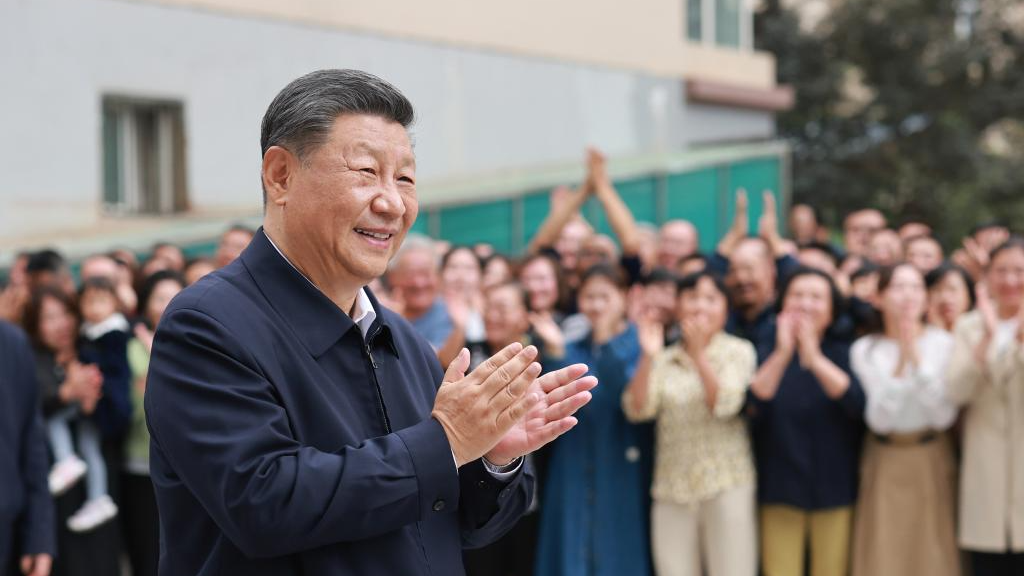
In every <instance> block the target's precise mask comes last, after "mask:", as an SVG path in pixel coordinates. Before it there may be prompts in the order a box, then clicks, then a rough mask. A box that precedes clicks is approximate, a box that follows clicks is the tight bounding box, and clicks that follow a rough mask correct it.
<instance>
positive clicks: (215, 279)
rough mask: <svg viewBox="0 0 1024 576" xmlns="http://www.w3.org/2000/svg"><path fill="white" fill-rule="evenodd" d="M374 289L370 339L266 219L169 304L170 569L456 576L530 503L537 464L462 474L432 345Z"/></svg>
mask: <svg viewBox="0 0 1024 576" xmlns="http://www.w3.org/2000/svg"><path fill="white" fill-rule="evenodd" d="M370 300H371V301H372V303H373V307H374V310H375V311H376V312H377V314H378V316H377V319H376V320H375V321H374V322H373V325H372V326H371V328H370V330H369V333H368V337H367V338H366V339H365V341H364V338H363V336H362V333H361V332H360V330H359V328H358V327H357V326H356V325H355V324H354V323H353V322H352V320H351V319H350V318H349V317H348V315H346V314H345V313H343V312H342V311H341V310H340V309H338V308H337V306H335V305H334V304H333V303H332V302H331V301H330V300H329V299H328V298H327V297H326V296H324V295H323V294H322V293H321V292H319V291H318V290H317V289H315V288H314V287H313V286H312V285H311V284H310V283H309V282H307V280H306V279H305V278H303V277H302V275H301V274H299V273H298V272H297V271H296V270H295V269H294V268H292V266H291V265H290V264H289V263H288V262H287V261H286V260H285V259H284V258H283V257H282V256H281V255H280V254H279V253H278V252H277V251H276V250H275V249H274V247H273V246H272V245H271V244H270V242H269V241H268V239H267V237H266V236H265V235H264V233H263V231H262V230H260V231H259V232H258V233H257V234H256V237H255V238H254V239H253V242H252V244H250V246H249V247H248V248H247V249H246V250H245V252H244V253H243V254H242V255H241V256H240V257H239V259H238V260H236V261H235V262H234V263H232V264H230V265H229V266H227V267H225V268H223V269H221V270H220V271H218V272H215V273H213V274H211V275H209V276H207V277H206V278H204V279H203V280H201V281H199V282H197V283H196V284H195V285H193V286H191V287H189V288H187V289H186V290H184V291H183V292H182V293H181V294H179V295H178V297H176V298H175V299H174V301H173V302H172V303H171V305H170V306H169V307H168V309H167V311H166V313H165V315H164V317H163V320H162V321H161V323H160V326H159V327H158V329H157V333H156V339H155V344H154V348H153V356H152V360H151V362H150V367H149V377H148V384H147V390H146V395H145V405H146V417H147V422H148V424H149V428H150V432H151V434H152V449H151V455H150V460H151V462H150V467H151V473H152V478H153V483H154V486H155V489H156V497H157V504H158V506H159V509H160V523H161V526H160V534H161V554H160V574H161V575H162V576H179V575H182V576H184V575H188V576H192V575H196V574H200V575H210V574H225V575H232V576H234V575H246V576H258V575H264V574H265V575H273V576H286V575H292V574H311V575H321V574H322V575H328V574H329V575H331V576H343V575H360V576H367V575H374V574H381V575H384V574H387V575H396V576H397V575H400V576H416V575H427V574H433V575H437V576H458V575H461V574H463V568H462V560H461V553H462V548H463V547H476V546H482V545H484V544H487V543H489V542H491V541H493V540H495V539H497V538H498V537H500V536H501V535H502V534H503V533H504V532H506V531H507V530H508V529H509V528H511V527H512V526H513V525H514V523H515V522H516V520H517V519H518V518H519V517H520V516H521V515H522V513H524V512H525V511H526V508H527V504H528V503H529V502H530V500H531V498H532V493H533V483H534V478H533V473H532V471H531V470H530V469H529V468H528V467H524V468H523V469H522V470H521V471H520V472H519V473H517V474H516V476H514V477H513V479H512V480H511V481H510V482H508V483H503V482H499V481H497V480H495V479H494V477H492V476H491V475H490V474H489V473H488V472H487V471H486V470H485V469H484V467H483V465H482V464H481V462H480V461H477V462H473V463H470V464H467V465H465V466H463V467H462V468H461V469H460V470H456V468H455V464H454V461H453V458H452V452H451V447H450V445H449V443H448V440H447V438H446V436H445V434H444V431H443V430H442V428H441V426H440V424H439V423H438V422H437V421H436V420H434V419H432V418H431V417H430V410H431V408H432V406H433V403H434V396H435V395H436V391H437V387H438V386H439V385H440V383H441V379H442V377H443V372H442V371H441V367H440V364H439V362H438V361H437V357H436V356H435V355H434V352H433V350H432V349H431V348H430V346H429V345H428V344H427V343H426V341H424V340H423V338H421V337H420V336H419V335H418V334H416V333H415V332H414V331H413V329H412V328H411V327H410V325H409V324H408V323H407V322H405V321H404V320H403V319H402V318H400V317H399V316H398V315H396V314H394V313H393V312H391V311H390V310H387V309H385V308H384V307H383V306H381V305H380V303H379V302H377V300H376V299H375V298H374V297H373V295H372V294H370Z"/></svg>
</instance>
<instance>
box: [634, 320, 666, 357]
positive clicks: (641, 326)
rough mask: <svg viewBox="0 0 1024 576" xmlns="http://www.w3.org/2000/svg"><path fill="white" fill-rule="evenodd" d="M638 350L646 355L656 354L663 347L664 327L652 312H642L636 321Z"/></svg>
mask: <svg viewBox="0 0 1024 576" xmlns="http://www.w3.org/2000/svg"><path fill="white" fill-rule="evenodd" d="M637 337H638V338H639V340H640V350H642V351H643V353H644V355H645V356H647V357H654V356H657V355H658V353H659V352H661V351H662V350H664V349H665V327H664V326H662V324H661V322H660V321H659V320H658V319H657V317H655V315H654V314H652V313H647V314H644V315H642V316H641V317H640V320H639V321H638V322H637Z"/></svg>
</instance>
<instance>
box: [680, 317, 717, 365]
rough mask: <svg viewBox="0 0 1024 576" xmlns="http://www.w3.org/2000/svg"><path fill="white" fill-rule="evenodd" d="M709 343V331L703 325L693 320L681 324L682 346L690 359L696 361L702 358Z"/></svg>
mask: <svg viewBox="0 0 1024 576" xmlns="http://www.w3.org/2000/svg"><path fill="white" fill-rule="evenodd" d="M710 342H711V331H710V330H708V329H707V327H705V326H704V325H703V324H701V323H699V322H695V321H693V320H686V321H684V322H683V346H684V347H685V348H686V353H687V354H688V355H689V356H690V358H693V359H697V358H699V357H700V356H703V355H704V350H705V349H707V347H708V343H710Z"/></svg>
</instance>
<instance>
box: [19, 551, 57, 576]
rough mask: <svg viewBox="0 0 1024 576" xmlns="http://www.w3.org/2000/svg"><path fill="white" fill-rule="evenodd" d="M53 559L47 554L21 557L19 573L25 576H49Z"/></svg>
mask: <svg viewBox="0 0 1024 576" xmlns="http://www.w3.org/2000/svg"><path fill="white" fill-rule="evenodd" d="M52 567H53V557H52V556H50V555H49V554H35V555H25V556H22V557H21V573H22V574H24V575H25V576H50V568H52Z"/></svg>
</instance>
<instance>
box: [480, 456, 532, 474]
mask: <svg viewBox="0 0 1024 576" xmlns="http://www.w3.org/2000/svg"><path fill="white" fill-rule="evenodd" d="M520 459H522V456H517V457H515V458H512V459H511V460H509V461H507V462H495V461H493V460H491V459H490V458H488V457H487V456H484V457H482V458H481V460H483V463H484V466H485V467H487V469H488V470H490V471H491V472H510V471H511V470H512V469H514V468H515V466H516V465H517V464H519V460H520Z"/></svg>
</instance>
